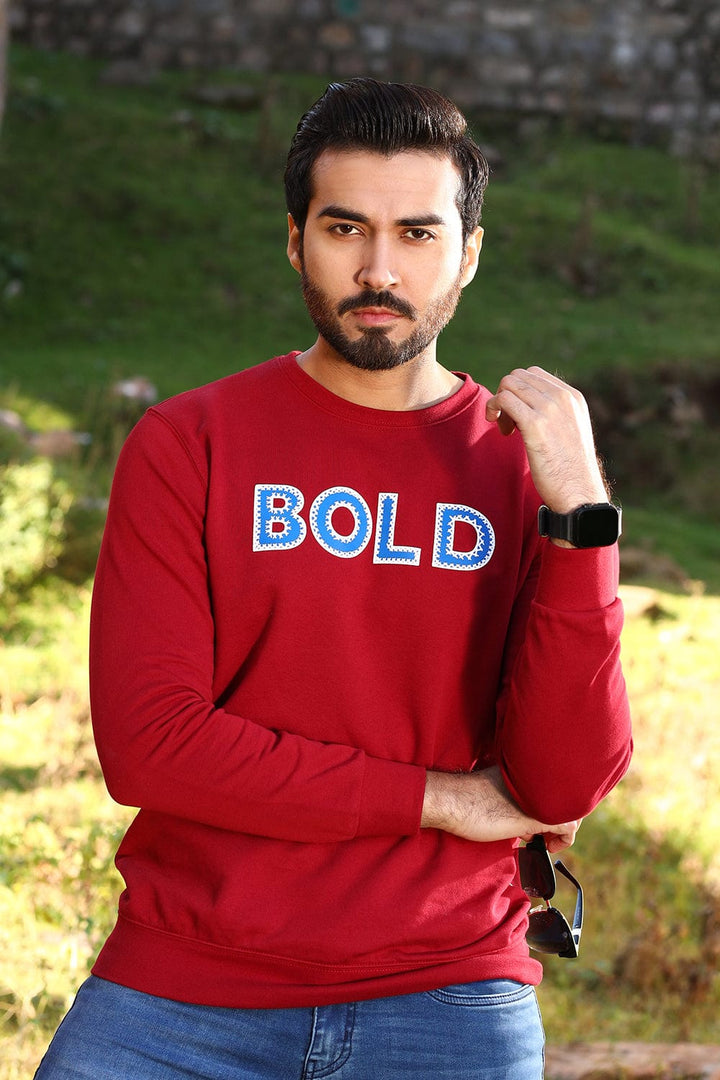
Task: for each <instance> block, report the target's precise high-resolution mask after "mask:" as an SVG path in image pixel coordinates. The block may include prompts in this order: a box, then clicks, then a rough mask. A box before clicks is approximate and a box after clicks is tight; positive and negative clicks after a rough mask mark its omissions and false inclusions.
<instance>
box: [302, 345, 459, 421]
mask: <svg viewBox="0 0 720 1080" xmlns="http://www.w3.org/2000/svg"><path fill="white" fill-rule="evenodd" d="M297 362H298V364H299V365H300V367H301V368H302V369H303V371H305V372H306V373H307V374H308V375H309V376H310V377H311V378H312V379H315V381H316V382H318V383H320V385H321V386H324V387H325V389H326V390H330V391H331V393H333V394H336V395H337V396H338V397H341V398H345V400H346V401H351V402H353V404H354V405H365V406H366V407H368V408H370V409H383V410H386V411H389V412H407V411H410V410H412V409H427V408H429V407H430V406H431V405H437V404H438V402H440V401H444V400H445V399H446V398H448V397H450V396H451V395H452V394H454V393H456V391H457V390H459V389H460V387H461V386H462V380H461V379H458V377H457V375H453V373H452V372H451V371H448V370H447V369H446V368H444V367H442V366H441V365H440V364H439V363H438V362H437V360H436V358H435V342H433V343H432V346H430V347H429V348H428V349H426V350H425V351H424V352H422V353H420V354H419V355H418V356H416V357H414V358H413V359H412V360H409V361H408V362H407V363H406V364H401V365H400V366H399V367H396V368H391V369H390V370H388V371H364V370H362V369H361V368H356V367H355V366H354V365H353V364H349V363H348V362H347V360H345V359H343V357H342V356H340V354H339V353H336V352H335V350H334V349H330V348H329V346H328V345H327V343H326V342H324V341H323V339H322V338H318V340H317V341H316V342H315V344H314V345H313V346H311V348H309V349H308V350H307V351H306V352H304V353H301V355H300V356H298V358H297Z"/></svg>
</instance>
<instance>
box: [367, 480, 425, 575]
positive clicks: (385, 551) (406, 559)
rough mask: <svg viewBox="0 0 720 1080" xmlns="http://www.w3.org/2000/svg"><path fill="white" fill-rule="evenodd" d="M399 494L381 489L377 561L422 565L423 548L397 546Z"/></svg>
mask: <svg viewBox="0 0 720 1080" xmlns="http://www.w3.org/2000/svg"><path fill="white" fill-rule="evenodd" d="M398 498H399V496H398V495H397V494H395V493H394V492H390V491H381V492H380V494H379V495H378V512H377V525H376V527H375V554H374V556H373V562H376V563H405V564H407V565H409V566H419V565H420V554H421V548H417V547H397V546H396V545H395V519H396V517H397V506H398Z"/></svg>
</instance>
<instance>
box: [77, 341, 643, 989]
mask: <svg viewBox="0 0 720 1080" xmlns="http://www.w3.org/2000/svg"><path fill="white" fill-rule="evenodd" d="M296 356H297V354H295V353H293V354H291V355H289V356H284V357H278V358H275V359H274V360H271V361H268V362H267V363H264V364H261V365H259V366H258V367H255V368H252V369H250V370H248V371H245V372H242V373H240V374H236V375H232V376H230V377H228V378H226V379H222V380H220V381H218V382H215V383H213V384H211V385H209V386H205V387H202V388H200V389H198V390H193V391H190V392H188V393H186V394H182V395H180V396H178V397H175V398H172V399H170V400H169V401H166V402H164V403H163V404H161V405H159V406H158V407H156V408H153V409H150V410H149V412H148V413H147V414H146V416H145V417H144V418H143V419H142V420H141V421H140V423H139V424H138V425H137V426H136V427H135V429H134V430H133V431H132V433H131V434H130V437H129V438H128V440H127V443H126V445H125V447H124V449H123V452H122V454H121V457H120V461H119V464H118V468H117V472H116V476H115V481H114V484H113V490H112V496H111V500H110V510H109V515H108V522H107V528H106V532H105V537H104V540H103V545H102V550H101V554H100V561H99V565H98V571H97V578H96V584H95V593H94V600H93V615H92V627H91V652H90V675H91V701H92V713H93V724H94V728H95V735H96V740H97V746H98V751H99V755H100V760H101V763H102V767H103V770H104V773H105V777H106V781H107V785H108V788H109V790H110V793H111V794H112V795H113V797H114V798H115V799H116V800H118V801H119V802H121V803H126V804H128V805H131V806H137V807H139V808H140V811H139V813H138V815H137V817H136V818H135V820H134V822H133V823H132V825H131V826H130V828H129V830H128V832H127V835H126V836H125V838H124V840H123V842H122V844H121V846H120V849H119V852H118V856H117V864H118V867H119V869H120V871H121V873H122V875H123V877H124V878H125V882H126V886H127V887H126V889H125V891H124V892H123V894H122V896H121V899H120V911H119V918H118V922H117V925H116V927H115V929H114V930H113V932H112V934H111V936H110V938H109V940H108V942H107V943H106V945H105V946H104V948H103V950H102V952H101V954H100V957H99V958H98V960H97V962H96V964H95V967H94V972H95V974H96V975H99V976H101V977H103V978H106V979H110V980H112V981H115V982H119V983H122V984H124V985H127V986H130V987H134V988H135V989H138V990H142V991H145V992H147V993H151V994H157V995H161V996H164V997H169V998H174V999H178V1000H182V1001H189V1002H197V1003H204V1004H212V1005H224V1006H250V1007H255V1006H256V1007H282V1006H295V1005H320V1004H325V1003H331V1002H338V1001H348V1000H356V999H361V998H371V997H378V996H383V995H386V994H400V993H410V992H415V991H419V990H425V989H431V988H434V987H437V986H441V985H448V984H450V983H454V982H466V981H469V980H475V979H484V978H496V977H505V978H512V979H518V980H520V981H524V982H531V983H537V982H539V980H540V976H541V968H540V965H539V964H538V962H537V961H536V960H534V959H531V958H530V956H529V954H528V950H527V946H526V944H525V926H526V913H527V906H528V902H527V898H526V896H525V894H524V893H523V891H522V889H521V888H520V885H519V882H518V877H517V860H516V852H515V844H514V842H512V841H507V842H501V843H492V844H482V843H473V842H470V841H467V840H463V839H460V838H458V837H456V836H452V835H450V834H448V833H445V832H441V831H438V830H434V829H423V830H421V829H420V814H421V808H422V800H423V791H424V782H425V770H426V769H440V770H462V771H466V770H470V769H473V768H475V767H478V766H479V767H483V766H487V765H490V764H493V763H499V764H500V766H501V768H502V770H503V773H504V776H505V779H506V782H507V784H508V786H509V788H510V790H511V791H512V792H513V794H514V797H515V798H516V799H517V801H518V803H519V804H520V805H521V806H522V808H523V809H524V810H525V811H526V812H527V813H529V814H531V815H532V816H535V817H537V818H539V819H540V820H542V821H546V822H551V823H558V822H562V821H568V820H572V819H575V818H577V817H581V816H584V815H586V814H588V813H589V812H590V811H591V810H592V808H593V807H594V806H595V805H596V804H597V803H598V801H599V800H600V799H601V798H602V797H603V796H604V795H605V794H606V793H607V792H608V791H609V790H610V788H611V787H612V786H613V785H614V784H615V783H616V782H617V781H618V780H619V779H620V777H621V776H622V774H623V773H624V771H625V770H626V768H627V765H628V761H629V757H630V723H629V713H628V705H627V697H626V692H625V686H624V682H623V678H622V673H621V669H620V662H619V635H620V629H621V624H622V609H621V605H620V602H619V601H618V599H617V596H616V593H617V563H618V559H617V549H616V548H604V549H593V550H586V551H576V550H569V549H561V548H559V547H557V546H555V545H553V544H552V543H550V542H548V541H546V540H540V539H539V538H538V535H537V526H536V513H537V507H538V502H539V499H538V496H537V493H536V491H535V489H534V486H533V484H532V481H531V479H530V475H529V470H528V464H527V459H526V455H525V451H524V446H523V443H522V439H521V437H520V436H519V434H517V433H515V434H514V435H512V436H510V437H504V436H503V435H501V434H500V433H499V431H498V430H497V427H496V425H493V424H489V423H488V422H487V421H486V419H485V402H486V401H487V398H488V396H489V395H488V393H487V391H486V390H485V389H484V388H482V387H480V386H478V385H476V384H475V383H474V382H473V381H472V379H471V378H469V377H468V376H464V377H463V380H464V381H463V386H462V387H461V389H460V390H459V391H458V392H457V393H456V394H455V395H453V396H452V397H450V398H448V399H447V400H445V401H443V402H441V403H440V404H437V405H433V406H431V407H429V408H427V409H421V410H417V411H409V412H385V411H382V410H376V409H370V408H366V407H363V406H359V405H355V404H352V403H350V402H348V401H346V400H344V399H341V398H338V397H336V396H335V395H333V394H332V393H330V392H329V391H327V390H326V389H324V388H323V387H321V386H320V385H319V384H318V383H316V382H315V381H314V380H313V379H311V378H310V377H309V376H308V375H307V374H306V373H305V372H304V371H302V369H301V368H300V367H299V366H298V364H297V362H296Z"/></svg>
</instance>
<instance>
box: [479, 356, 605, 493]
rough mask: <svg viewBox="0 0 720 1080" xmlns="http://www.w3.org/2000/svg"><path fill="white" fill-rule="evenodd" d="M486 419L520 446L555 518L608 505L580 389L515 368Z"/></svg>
mask: <svg viewBox="0 0 720 1080" xmlns="http://www.w3.org/2000/svg"><path fill="white" fill-rule="evenodd" d="M486 417H487V419H488V420H489V421H490V422H491V423H493V422H494V423H497V425H498V427H499V429H500V431H501V432H502V433H503V435H510V434H511V433H512V432H513V431H514V430H515V428H517V429H518V431H519V432H520V434H521V436H522V439H523V441H524V443H525V449H526V451H527V456H528V462H529V464H530V472H531V475H532V478H533V482H534V484H535V487H536V488H537V491H538V494H539V495H540V498H541V499H542V500H543V502H544V503H546V505H547V506H549V507H550V509H551V510H554V511H555V512H556V513H560V514H567V513H569V512H570V511H571V510H575V509H577V507H578V506H583V505H584V504H586V503H599V502H607V499H608V495H607V488H606V486H605V482H604V479H603V475H602V470H601V468H600V465H599V463H598V459H597V454H596V451H595V440H594V437H593V431H592V424H591V422H590V414H589V412H588V407H587V404H586V402H585V399H584V397H583V396H582V394H581V393H580V391H579V390H575V389H574V388H573V387H571V386H568V384H567V383H564V382H563V381H562V379H558V378H556V377H555V376H554V375H550V374H549V373H548V372H547V371H543V369H542V368H540V367H530V368H528V369H527V370H523V369H520V368H518V369H516V370H515V371H512V372H511V373H510V374H509V375H505V376H504V378H503V379H502V380H501V381H500V385H499V386H498V390H497V393H496V394H495V396H494V397H492V398H490V400H489V401H488V403H487V406H486Z"/></svg>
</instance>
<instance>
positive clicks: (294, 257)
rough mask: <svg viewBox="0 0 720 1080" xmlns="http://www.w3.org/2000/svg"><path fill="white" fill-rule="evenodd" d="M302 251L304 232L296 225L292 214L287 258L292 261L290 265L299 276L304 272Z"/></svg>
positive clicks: (290, 215)
mask: <svg viewBox="0 0 720 1080" xmlns="http://www.w3.org/2000/svg"><path fill="white" fill-rule="evenodd" d="M301 250H302V232H301V231H300V229H299V228H298V226H297V225H296V224H295V221H294V220H293V216H292V214H288V245H287V257H288V259H289V260H290V265H291V266H292V267H293V268H294V269H295V270H297V272H298V274H299V273H301V272H302V259H301V257H300V252H301Z"/></svg>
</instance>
